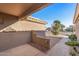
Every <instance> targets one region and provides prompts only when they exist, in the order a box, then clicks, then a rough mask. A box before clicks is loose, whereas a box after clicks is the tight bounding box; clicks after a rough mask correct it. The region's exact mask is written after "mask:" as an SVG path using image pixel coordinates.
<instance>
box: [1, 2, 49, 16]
mask: <svg viewBox="0 0 79 59" xmlns="http://www.w3.org/2000/svg"><path fill="white" fill-rule="evenodd" d="M48 5H49V4H48V3H16V4H15V3H9V4H7V3H2V4H0V12H1V13H6V14H10V15H14V16H18V17H22V16H25V15H29V14H32V13H34V12H36V11H37V10H40V9H42V8H44V7H45V6H48Z"/></svg>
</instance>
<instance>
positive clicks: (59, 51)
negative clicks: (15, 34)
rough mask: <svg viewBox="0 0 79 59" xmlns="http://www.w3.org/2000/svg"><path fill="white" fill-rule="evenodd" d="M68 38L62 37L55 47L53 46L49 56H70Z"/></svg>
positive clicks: (48, 53)
mask: <svg viewBox="0 0 79 59" xmlns="http://www.w3.org/2000/svg"><path fill="white" fill-rule="evenodd" d="M66 41H68V38H63V39H61V40H60V41H59V42H58V43H57V44H56V45H55V46H54V47H53V48H51V49H50V50H49V51H48V52H47V55H49V56H69V46H67V45H65V42H66Z"/></svg>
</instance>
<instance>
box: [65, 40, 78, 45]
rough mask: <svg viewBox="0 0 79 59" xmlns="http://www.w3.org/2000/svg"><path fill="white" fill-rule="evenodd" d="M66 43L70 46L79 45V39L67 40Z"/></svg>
mask: <svg viewBox="0 0 79 59" xmlns="http://www.w3.org/2000/svg"><path fill="white" fill-rule="evenodd" d="M65 44H66V45H68V46H79V42H77V41H68V42H65Z"/></svg>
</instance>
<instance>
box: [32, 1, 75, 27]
mask: <svg viewBox="0 0 79 59" xmlns="http://www.w3.org/2000/svg"><path fill="white" fill-rule="evenodd" d="M75 9H76V4H75V3H56V4H51V5H49V6H48V7H45V8H43V9H41V10H39V11H37V12H35V13H33V14H32V16H33V17H35V18H39V19H41V20H44V21H46V22H47V23H48V24H46V27H51V25H52V24H53V21H55V20H59V21H60V22H61V23H62V24H64V25H65V26H66V27H68V26H69V25H72V24H73V18H74V13H75Z"/></svg>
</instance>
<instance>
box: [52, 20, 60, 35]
mask: <svg viewBox="0 0 79 59" xmlns="http://www.w3.org/2000/svg"><path fill="white" fill-rule="evenodd" d="M60 29H61V22H60V21H59V20H55V21H54V22H53V26H52V33H53V34H54V35H57V34H59V31H60Z"/></svg>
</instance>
